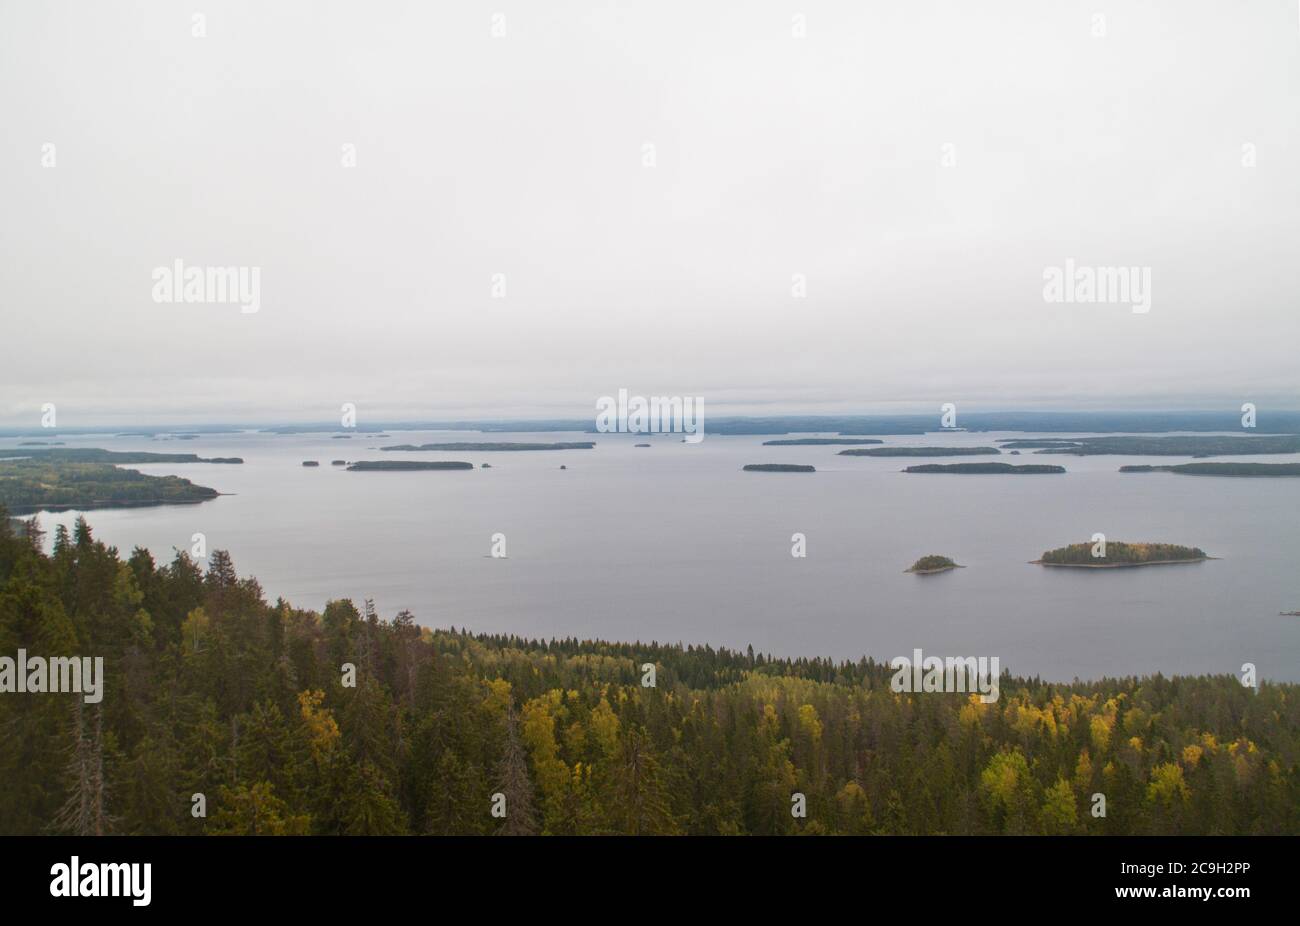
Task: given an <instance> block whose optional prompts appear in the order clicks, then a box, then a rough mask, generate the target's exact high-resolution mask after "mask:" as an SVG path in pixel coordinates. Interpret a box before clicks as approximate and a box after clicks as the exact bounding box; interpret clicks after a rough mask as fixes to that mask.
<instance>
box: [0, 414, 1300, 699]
mask: <svg viewBox="0 0 1300 926" xmlns="http://www.w3.org/2000/svg"><path fill="white" fill-rule="evenodd" d="M387 433H388V435H389V436H388V437H387V438H376V437H375V436H374V435H366V434H363V433H354V435H353V436H352V437H351V438H350V439H345V440H335V439H331V436H330V435H328V434H307V435H301V434H298V435H275V434H264V433H253V432H241V433H236V434H213V435H201V436H200V437H199V438H198V439H196V440H171V441H160V440H152V439H150V438H148V437H104V436H89V437H86V436H79V437H76V438H74V437H69V436H66V435H61V436H60V437H59V438H58V439H60V440H63V441H65V442H66V443H67V445H68V446H84V447H104V448H106V449H112V450H150V451H157V452H192V453H197V454H199V455H200V456H241V457H243V458H244V460H245V463H244V464H243V465H242V466H233V465H210V464H166V465H145V466H133V467H131V468H134V469H139V470H141V471H142V472H146V473H153V474H158V475H163V474H170V473H175V474H179V475H182V476H185V477H186V478H189V479H191V480H192V481H194V482H196V483H198V484H200V485H207V486H212V487H213V488H216V489H218V490H219V491H221V492H225V493H231V494H229V495H225V496H223V497H221V498H218V499H216V500H214V501H210V502H205V503H203V504H200V505H193V506H175V507H155V508H137V509H111V510H96V511H91V512H88V513H87V515H86V517H87V519H88V520H89V522H90V524H91V526H92V528H93V530H94V533H95V535H96V536H97V537H98V538H99V539H101V540H104V541H106V542H108V543H111V544H114V545H116V546H118V547H119V548H120V549H121V550H122V551H123V553H124V555H125V554H128V553H129V552H130V550H131V548H132V547H134V546H143V547H147V548H149V549H150V550H152V551H153V553H154V555H155V557H156V558H157V559H159V560H160V561H166V560H170V558H171V556H172V552H171V551H172V548H173V547H180V548H184V549H188V548H189V547H190V543H191V539H190V538H191V536H192V535H193V534H194V533H196V532H202V533H203V534H205V535H206V538H207V544H208V549H209V551H211V550H213V549H227V550H229V551H230V552H231V555H232V556H233V558H234V562H235V566H236V567H237V569H238V570H239V572H240V573H241V574H242V575H253V576H256V577H257V578H258V579H259V580H260V582H261V583H262V586H263V588H264V589H265V591H266V594H267V597H268V599H270V600H274V599H275V598H276V597H278V596H282V597H284V598H286V599H287V600H289V601H291V602H292V603H293V604H294V605H296V606H299V607H311V608H317V609H319V608H321V607H322V606H323V605H324V604H325V602H326V601H327V600H329V599H331V598H344V597H350V598H353V599H354V600H356V601H357V603H358V605H360V602H361V600H362V599H364V598H373V599H374V601H375V604H376V606H377V607H378V608H379V611H380V613H381V614H382V615H383V616H384V617H388V618H391V617H392V616H393V615H394V614H395V613H396V612H397V611H398V610H400V609H402V608H407V609H410V610H411V611H412V612H413V613H414V614H415V616H416V620H417V621H418V622H419V623H421V624H425V625H429V626H435V627H447V626H452V625H454V626H456V627H468V628H470V629H472V630H475V631H484V632H499V633H515V634H520V635H524V636H529V637H553V636H558V637H569V636H572V637H578V638H596V637H598V638H603V639H607V640H619V641H635V640H641V641H650V640H655V641H659V642H678V641H680V642H683V643H708V644H712V645H714V646H728V647H732V648H737V649H743V648H744V647H745V646H746V645H747V644H752V645H753V647H754V649H755V650H757V651H762V652H771V653H774V654H777V655H782V656H817V655H820V656H829V657H833V658H835V659H858V658H859V657H861V656H872V657H875V658H876V659H878V660H888V659H890V658H892V657H894V656H898V655H909V656H910V654H911V653H912V651H913V649H915V648H918V647H919V648H921V649H922V650H924V651H925V653H926V655H937V656H950V655H951V656H968V655H969V656H997V657H999V658H1000V660H1001V665H1002V668H1003V669H1007V670H1010V671H1011V672H1012V673H1013V674H1017V675H1029V676H1032V675H1038V676H1041V677H1043V678H1044V679H1047V680H1052V681H1068V680H1070V679H1072V678H1075V677H1078V678H1085V679H1091V678H1097V677H1101V676H1104V675H1110V676H1115V675H1130V674H1150V673H1154V672H1157V671H1159V672H1163V673H1165V674H1172V673H1178V674H1199V673H1234V674H1235V673H1238V672H1239V671H1240V668H1241V665H1242V663H1245V662H1251V663H1254V664H1255V665H1256V666H1257V667H1258V673H1259V676H1260V678H1266V679H1275V680H1287V681H1300V617H1282V616H1279V614H1278V612H1279V611H1292V610H1300V568H1297V566H1298V563H1297V560H1300V518H1298V517H1297V513H1300V479H1285V478H1276V479H1242V478H1221V477H1194V476H1180V475H1174V474H1168V473H1153V474H1120V473H1119V472H1117V470H1118V468H1119V467H1120V466H1121V465H1123V464H1126V463H1154V464H1160V463H1181V462H1187V458H1186V457H1178V458H1156V457H1128V456H1125V457H1116V456H1090V457H1074V456H1065V455H1050V456H1049V455H1035V454H1034V453H1033V452H1032V451H1024V452H1022V453H1021V455H1020V456H1017V457H1011V456H1009V455H1007V454H1003V455H1002V457H1001V459H1002V460H1003V461H1005V462H1011V463H1043V462H1046V463H1056V464H1061V465H1063V466H1065V467H1066V469H1067V470H1068V471H1069V472H1068V473H1066V474H1064V475H1033V476H1006V475H979V476H975V475H920V474H905V473H903V472H901V470H902V469H903V467H905V466H909V465H913V464H917V463H925V462H975V461H979V460H984V459H989V458H987V457H961V458H939V459H934V458H905V459H904V458H870V457H843V456H838V455H837V452H838V451H839V450H841V449H844V448H841V447H835V446H802V447H763V446H761V444H762V442H763V441H764V440H768V439H773V438H772V437H762V436H709V437H707V438H706V439H705V440H704V441H703V442H702V443H699V444H686V443H682V442H680V436H679V435H649V436H647V435H621V434H594V435H593V434H581V433H561V432H545V433H514V434H502V433H492V434H481V433H477V432H473V433H469V432H448V431H440V432H429V431H421V432H413V431H389V432H387ZM792 436H796V435H783V437H792ZM1028 436H1031V435H1029V434H1026V433H1022V432H1016V433H965V432H958V433H931V434H927V435H924V436H891V437H884V438H883V440H884V441H885V442H886V443H888V444H895V445H905V446H915V445H919V444H927V445H935V446H961V445H972V446H977V445H979V446H982V445H991V444H992V443H993V442H994V441H995V440H997V439H998V438H1004V437H1008V438H1022V437H1028ZM1051 436H1052V437H1064V436H1069V435H1061V434H1054V435H1051ZM593 439H594V440H596V441H597V445H596V447H595V449H593V450H567V451H542V452H506V453H500V452H498V453H488V452H456V453H424V452H421V453H381V452H379V451H378V450H377V449H374V448H376V447H378V446H382V445H392V444H400V443H414V444H419V443H425V442H435V441H436V442H443V441H457V440H460V441H544V442H553V441H569V440H593ZM5 443H6V445H8V446H14V445H15V444H16V441H6V442H5ZM637 443H650V444H651V445H652V446H651V447H649V448H637V447H636V446H635V444H637ZM338 458H345V459H347V460H361V459H367V460H378V459H402V460H466V461H469V462H472V463H474V464H475V466H476V467H477V466H478V464H480V463H485V462H486V463H490V464H491V467H492V468H491V469H479V468H476V469H474V470H473V471H428V472H348V471H345V470H344V469H343V468H342V467H333V466H331V465H330V461H331V460H332V459H338ZM1237 459H1249V460H1253V461H1259V462H1282V461H1290V462H1294V461H1296V459H1297V456H1294V455H1289V456H1267V457H1266V456H1259V457H1248V458H1237ZM303 460H319V461H320V464H321V465H320V467H319V468H304V467H303V466H302V465H301V464H302V461H303ZM746 463H798V464H812V465H815V466H816V467H817V470H818V471H817V472H816V473H812V474H801V473H745V472H741V467H742V466H744V465H745V464H746ZM561 465H564V466H566V467H567V469H564V470H561V469H560V466H561ZM75 517H76V513H75V512H64V513H60V514H48V513H47V514H42V515H41V521H42V524H43V526H44V527H45V528H46V529H47V530H51V531H52V530H53V527H54V525H55V524H57V523H65V524H68V525H71V523H72V521H73V520H74V519H75ZM796 532H799V533H802V534H804V535H805V536H806V538H807V556H806V557H805V558H795V557H792V556H791V546H792V541H791V536H792V534H794V533H796ZM1094 532H1102V533H1104V534H1105V535H1106V536H1107V537H1108V538H1109V539H1111V540H1125V541H1168V542H1173V543H1182V544H1187V545H1190V546H1199V547H1201V548H1203V549H1204V550H1206V551H1207V552H1208V553H1210V554H1211V555H1212V556H1216V557H1220V558H1219V559H1216V560H1213V561H1210V562H1204V563H1198V564H1191V565H1170V566H1151V567H1144V568H1137V569H1108V570H1070V569H1048V568H1044V567H1040V566H1034V565H1029V563H1028V561H1029V560H1033V559H1036V558H1037V557H1038V555H1039V554H1040V553H1042V552H1043V551H1044V550H1047V549H1049V548H1052V547H1058V546H1063V545H1065V544H1067V543H1072V542H1082V541H1086V540H1088V539H1089V538H1090V537H1091V536H1092V534H1093V533H1094ZM497 533H500V534H504V535H505V543H506V552H507V554H508V556H507V558H504V559H501V558H493V557H492V556H490V555H489V553H490V550H491V544H492V536H493V535H494V534H497ZM927 553H938V554H943V555H947V556H951V557H952V558H953V559H955V560H956V561H957V562H958V563H961V564H962V565H964V566H966V567H967V568H965V569H960V570H954V571H951V572H947V573H944V574H940V575H933V576H916V575H909V574H905V573H904V570H905V569H906V568H907V567H908V566H909V565H911V563H912V562H913V561H914V560H915V559H917V558H918V557H920V556H922V555H924V554H927Z"/></svg>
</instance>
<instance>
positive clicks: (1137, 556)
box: [1033, 540, 1213, 569]
mask: <svg viewBox="0 0 1300 926" xmlns="http://www.w3.org/2000/svg"><path fill="white" fill-rule="evenodd" d="M1094 546H1096V544H1092V543H1072V544H1070V545H1069V546H1065V547H1058V548H1057V549H1055V550H1048V551H1047V552H1046V553H1044V554H1043V555H1042V556H1041V557H1040V558H1038V559H1036V560H1033V565H1035V566H1065V567H1070V568H1075V569H1115V568H1123V567H1129V566H1161V565H1172V564H1174V563H1199V562H1203V561H1205V560H1207V559H1212V558H1213V557H1211V556H1210V555H1209V554H1207V553H1206V552H1205V551H1204V550H1202V549H1201V548H1200V547H1184V546H1180V545H1179V544H1176V543H1123V542H1121V541H1118V540H1111V541H1107V542H1106V544H1105V551H1106V555H1105V556H1093V555H1092V551H1093V547H1094Z"/></svg>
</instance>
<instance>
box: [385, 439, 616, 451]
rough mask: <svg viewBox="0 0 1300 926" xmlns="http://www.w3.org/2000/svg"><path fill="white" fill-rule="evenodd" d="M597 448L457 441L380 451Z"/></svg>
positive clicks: (566, 443) (590, 444)
mask: <svg viewBox="0 0 1300 926" xmlns="http://www.w3.org/2000/svg"><path fill="white" fill-rule="evenodd" d="M595 446H596V442H595V441H591V440H583V441H560V442H558V443H553V444H530V443H511V442H509V441H496V442H490V443H473V442H466V441H457V442H453V443H449V444H394V445H393V446H391V447H380V448H379V449H380V450H384V451H388V450H408V451H417V450H450V451H454V452H457V453H468V452H471V451H484V452H497V451H509V450H590V449H591V448H593V447H595Z"/></svg>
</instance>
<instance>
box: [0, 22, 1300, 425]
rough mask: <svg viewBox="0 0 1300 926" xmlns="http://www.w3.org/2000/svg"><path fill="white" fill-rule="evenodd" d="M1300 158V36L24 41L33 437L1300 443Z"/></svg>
mask: <svg viewBox="0 0 1300 926" xmlns="http://www.w3.org/2000/svg"><path fill="white" fill-rule="evenodd" d="M195 9H197V10H198V11H199V12H202V13H203V14H204V15H205V17H206V21H205V27H206V36H204V37H195V36H194V35H193V34H192V33H193V31H194V30H195V23H194V21H193V19H192V14H193V12H194V10H195ZM1098 12H1101V13H1104V15H1105V22H1104V26H1103V29H1104V35H1101V36H1097V35H1094V33H1095V32H1096V31H1098V26H1099V23H1098V21H1096V20H1095V19H1094V14H1095V13H1098ZM495 13H501V14H504V17H505V18H504V26H505V35H504V37H494V36H493V26H494V19H493V15H494V14H495ZM796 15H802V16H803V17H804V19H803V20H802V22H803V23H804V24H805V28H806V37H804V38H797V37H796V35H795V33H796V32H797V31H798V29H799V21H798V20H796V19H795V17H796ZM496 22H497V26H498V28H499V27H500V24H501V21H500V20H497V21H496ZM1298 136H1300V16H1298V13H1297V4H1296V2H1295V0H1246V2H1236V3H1225V2H1188V0H1167V2H1144V3H1136V2H1126V3H1114V2H1101V0H1089V2H1053V3H1043V2H1039V0H1027V2H1009V0H993V2H987V3H978V4H976V3H969V2H960V0H952V2H942V3H927V2H906V3H904V2H889V3H883V2H878V3H864V2H850V0H843V2H840V0H835V2H832V0H783V2H766V0H757V2H756V0H704V2H701V0H683V2H678V0H637V2H632V0H627V2H612V0H611V2H605V3H591V2H567V0H545V2H541V0H529V2H526V3H525V2H506V0H487V2H457V3H415V2H412V3H397V2H382V0H366V2H352V3H337V2H331V3H322V2H319V0H313V2H283V0H280V2H275V3H268V2H265V0H262V2H215V0H201V2H196V3H194V4H192V5H186V4H179V5H178V4H176V3H173V2H162V0H158V2H123V0H101V2H76V3H68V2H42V3H23V2H16V0H3V2H0V137H2V138H3V142H2V143H0V255H2V257H0V312H2V313H3V317H2V325H0V338H2V339H3V340H2V341H0V425H23V424H32V425H36V424H38V423H39V420H40V408H41V405H42V404H43V403H46V402H53V403H55V404H56V405H57V407H58V410H59V424H60V425H66V426H76V425H82V424H94V423H106V422H117V421H123V422H124V421H130V420H137V421H149V422H162V421H166V420H175V421H190V422H199V421H204V420H207V421H211V420H220V421H236V420H238V421H261V420H285V421H287V420H323V419H328V418H332V417H334V416H336V415H337V414H338V408H339V406H340V404H341V403H342V402H346V401H351V402H355V403H357V405H358V406H359V409H360V410H361V414H362V415H363V416H370V417H372V418H374V419H378V418H393V417H402V416H406V417H422V418H426V419H427V418H437V417H447V416H461V415H465V416H498V415H500V416H519V415H525V416H529V415H537V416H553V417H561V416H563V417H569V416H573V417H582V416H583V415H585V414H588V413H594V405H595V401H596V399H597V397H599V396H601V395H612V394H615V393H616V392H617V390H618V389H619V388H620V387H622V388H627V389H629V390H630V391H631V392H632V393H634V394H637V393H640V394H645V395H650V394H673V395H700V396H704V397H705V399H706V401H707V402H708V406H709V410H710V411H712V412H714V413H721V412H723V411H727V412H731V413H739V414H745V413H753V414H759V413H761V414H771V413H774V412H827V411H837V412H838V411H863V412H869V411H889V410H899V411H915V410H918V409H922V410H930V409H933V408H937V406H938V404H939V403H941V402H946V401H954V402H957V403H958V404H959V405H960V404H962V403H965V407H966V408H968V409H971V410H976V409H980V408H1035V407H1039V408H1041V407H1052V408H1066V407H1076V406H1081V405H1086V406H1089V407H1098V406H1101V407H1105V406H1111V407H1134V406H1136V407H1145V408H1158V407H1189V406H1190V407H1205V408H1209V407H1229V408H1236V407H1239V406H1240V404H1241V403H1242V402H1243V401H1255V402H1259V403H1271V404H1275V405H1276V404H1278V403H1281V404H1283V405H1286V406H1289V407H1297V406H1300V372H1298V371H1300V364H1298V363H1297V356H1296V355H1297V345H1298V344H1300V298H1297V297H1298V296H1300V170H1297V165H1300V137H1298ZM47 144H53V145H54V148H53V149H47V148H46V147H44V146H46V145H47ZM344 145H354V146H355V152H356V166H355V167H354V168H349V167H345V166H343V163H342V161H343V150H344V149H343V146H344ZM646 145H653V146H654V148H653V160H654V164H653V166H646V160H647V150H648V149H647V148H646V147H645V146H646ZM1247 145H1250V146H1253V148H1251V149H1247V148H1246V147H1245V146H1247ZM945 146H951V147H945ZM1252 152H1253V155H1252ZM51 153H53V155H54V164H55V166H52V167H51V166H44V165H43V163H42V162H43V160H44V161H46V162H48V161H49V160H50V158H49V154H51ZM1252 156H1253V159H1254V164H1255V166H1253V167H1249V166H1243V161H1250V160H1251V157H1252ZM945 160H947V161H948V162H949V163H945ZM954 162H955V163H954ZM1067 258H1073V259H1074V260H1075V262H1076V263H1077V264H1081V265H1088V266H1110V265H1123V266H1139V267H1149V268H1150V272H1151V279H1152V287H1151V289H1152V293H1151V296H1152V298H1151V310H1150V312H1149V313H1146V314H1138V313H1134V312H1132V311H1131V309H1130V308H1129V307H1128V306H1124V305H1095V304H1051V303H1047V302H1045V301H1044V298H1043V286H1044V283H1043V273H1044V270H1045V268H1048V267H1052V266H1061V265H1063V264H1064V262H1065V260H1066V259H1067ZM176 259H181V260H183V261H185V262H186V264H187V265H222V266H224V265H242V266H247V267H257V268H260V275H261V307H260V311H258V312H257V313H256V314H245V313H242V312H241V311H240V309H239V307H238V306H237V305H229V304H203V305H189V304H168V303H158V302H155V301H154V299H153V298H152V293H153V279H152V276H151V275H152V272H153V269H154V268H155V267H158V266H170V265H171V264H172V262H173V261H174V260H176ZM494 274H503V275H504V280H505V298H493V293H492V286H493V276H494ZM795 274H802V275H803V277H804V279H805V280H806V284H805V285H806V298H802V299H800V298H796V297H795V296H794V294H793V293H792V284H793V282H794V275H795Z"/></svg>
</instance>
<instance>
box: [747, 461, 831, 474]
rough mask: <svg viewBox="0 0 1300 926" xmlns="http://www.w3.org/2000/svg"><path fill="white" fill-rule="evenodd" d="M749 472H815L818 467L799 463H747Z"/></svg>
mask: <svg viewBox="0 0 1300 926" xmlns="http://www.w3.org/2000/svg"><path fill="white" fill-rule="evenodd" d="M745 472H747V473H815V472H817V467H815V466H804V465H802V464H797V463H747V464H745Z"/></svg>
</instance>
